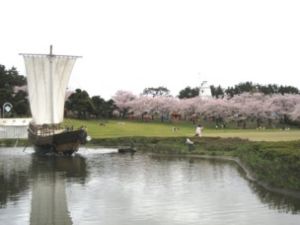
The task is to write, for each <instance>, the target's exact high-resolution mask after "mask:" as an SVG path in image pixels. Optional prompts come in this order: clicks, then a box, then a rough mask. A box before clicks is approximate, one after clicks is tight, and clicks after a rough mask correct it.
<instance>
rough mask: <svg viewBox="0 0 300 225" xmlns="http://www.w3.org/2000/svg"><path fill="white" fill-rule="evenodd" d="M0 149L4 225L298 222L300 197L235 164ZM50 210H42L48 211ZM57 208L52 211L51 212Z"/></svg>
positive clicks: (89, 152)
mask: <svg viewBox="0 0 300 225" xmlns="http://www.w3.org/2000/svg"><path fill="white" fill-rule="evenodd" d="M32 153H33V151H32V149H28V150H26V151H25V152H23V151H22V148H15V149H14V148H7V149H1V151H0V179H1V180H0V182H1V186H0V224H1V223H3V222H4V223H3V224H8V225H9V224H31V225H33V224H46V223H45V221H51V222H52V224H154V225H155V224H217V225H218V224H275V225H276V224H298V222H299V220H300V201H299V199H296V198H293V197H288V196H286V195H282V194H276V193H273V192H270V191H267V190H266V189H264V188H263V187H261V186H259V185H256V183H255V182H252V181H249V180H247V179H246V174H245V172H244V170H243V169H242V168H241V167H239V166H238V165H237V164H236V163H234V162H225V161H222V160H217V159H197V158H186V157H173V156H171V157H170V156H162V155H149V154H141V153H138V154H134V155H131V154H118V153H116V149H97V148H96V149H85V148H82V149H80V151H79V154H76V155H74V156H73V157H56V156H51V157H40V156H36V155H34V154H32ZM41 206H43V207H41ZM50 209H51V210H50Z"/></svg>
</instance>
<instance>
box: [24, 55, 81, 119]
mask: <svg viewBox="0 0 300 225" xmlns="http://www.w3.org/2000/svg"><path fill="white" fill-rule="evenodd" d="M22 55H23V57H24V61H25V67H26V74H27V85H28V93H29V102H30V109H31V114H32V118H33V122H34V123H35V124H37V125H42V124H58V123H61V122H62V121H63V116H64V100H65V92H66V89H67V85H68V82H69V78H70V75H71V72H72V69H73V66H74V63H75V61H76V59H77V58H78V57H77V56H59V55H52V54H50V55H38V54H22Z"/></svg>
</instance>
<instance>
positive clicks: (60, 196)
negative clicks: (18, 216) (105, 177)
mask: <svg viewBox="0 0 300 225" xmlns="http://www.w3.org/2000/svg"><path fill="white" fill-rule="evenodd" d="M33 160H34V161H35V162H33V173H34V174H33V176H34V179H33V187H32V200H31V214H30V224H31V225H44V224H45V225H48V224H49V225H69V224H72V219H71V217H70V214H69V211H68V204H67V197H66V189H65V179H66V178H68V177H72V178H73V177H78V178H80V182H81V181H82V179H84V178H85V176H86V164H85V159H84V158H82V157H80V156H78V155H76V156H74V157H56V156H50V157H45V156H38V155H35V156H34V157H33Z"/></svg>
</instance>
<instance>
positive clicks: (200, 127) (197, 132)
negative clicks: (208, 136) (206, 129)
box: [195, 124, 203, 137]
mask: <svg viewBox="0 0 300 225" xmlns="http://www.w3.org/2000/svg"><path fill="white" fill-rule="evenodd" d="M202 130H203V127H202V125H201V124H199V125H198V126H197V127H196V131H195V136H197V137H202Z"/></svg>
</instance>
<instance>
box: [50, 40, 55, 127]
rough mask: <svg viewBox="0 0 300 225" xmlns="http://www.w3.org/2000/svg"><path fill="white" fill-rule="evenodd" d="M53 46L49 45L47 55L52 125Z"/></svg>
mask: <svg viewBox="0 0 300 225" xmlns="http://www.w3.org/2000/svg"><path fill="white" fill-rule="evenodd" d="M53 57H54V55H53V46H52V45H50V54H49V74H50V101H51V105H52V107H51V108H52V112H51V119H52V123H53V122H54V121H55V118H54V115H55V109H54V108H55V105H54V98H53Z"/></svg>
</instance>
